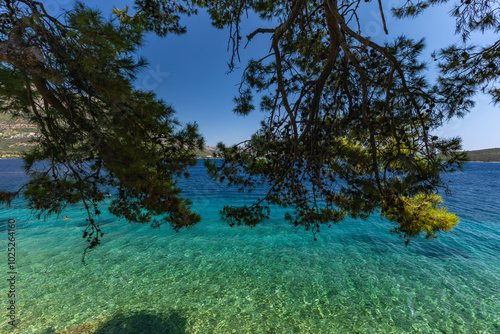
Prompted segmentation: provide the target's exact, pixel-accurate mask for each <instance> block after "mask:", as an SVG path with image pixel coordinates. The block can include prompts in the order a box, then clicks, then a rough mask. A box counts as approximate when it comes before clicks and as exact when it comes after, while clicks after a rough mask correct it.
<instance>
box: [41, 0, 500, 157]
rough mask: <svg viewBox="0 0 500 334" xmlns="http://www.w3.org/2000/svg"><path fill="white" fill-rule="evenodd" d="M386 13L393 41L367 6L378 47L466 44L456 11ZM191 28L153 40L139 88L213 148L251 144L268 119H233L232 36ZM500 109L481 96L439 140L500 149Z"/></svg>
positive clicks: (198, 22) (263, 48)
mask: <svg viewBox="0 0 500 334" xmlns="http://www.w3.org/2000/svg"><path fill="white" fill-rule="evenodd" d="M83 2H84V3H86V4H88V5H89V6H91V7H98V8H101V9H102V11H103V13H104V14H105V15H108V13H110V12H111V8H113V7H115V6H118V7H119V8H123V7H124V6H125V4H127V3H129V4H130V3H132V1H130V0H128V1H118V0H113V1H97V0H86V1H83ZM45 3H46V6H47V7H48V9H49V10H50V11H52V12H53V13H55V12H56V11H59V10H60V9H61V8H66V9H67V8H70V7H71V5H72V3H73V1H72V0H47V1H45ZM382 3H383V6H384V9H385V10H386V21H387V26H388V30H389V36H386V35H385V34H384V33H383V30H382V25H381V20H380V17H379V14H378V5H377V3H376V2H372V3H369V4H367V3H364V2H362V3H361V9H362V15H361V16H360V23H361V28H362V30H363V32H364V33H366V34H368V35H369V36H370V37H371V38H372V39H373V40H374V41H376V42H379V43H380V42H383V41H384V40H386V39H392V38H393V37H395V36H399V35H401V34H405V35H408V36H410V37H412V38H415V39H420V38H422V37H425V39H426V44H427V52H426V54H427V55H430V53H431V52H432V51H433V50H436V49H439V48H440V47H444V46H447V45H450V44H452V43H454V42H456V41H459V36H457V35H455V34H454V30H455V20H454V19H453V18H451V17H450V16H449V14H448V11H449V8H446V7H444V6H439V7H436V8H431V9H429V10H427V12H426V13H425V14H424V15H423V16H420V17H418V18H417V19H412V20H408V19H405V20H399V19H396V18H394V17H392V15H391V14H390V12H389V9H390V8H391V7H393V6H398V5H400V4H402V3H403V1H402V0H389V1H387V0H384V1H382ZM183 22H184V24H185V25H186V26H187V28H188V32H187V34H185V35H181V36H175V35H169V36H167V37H166V38H158V37H156V36H154V35H152V34H151V35H149V36H148V38H147V43H146V46H145V47H144V48H143V49H142V50H141V52H140V53H141V55H143V56H144V57H145V58H146V59H148V61H149V64H150V66H149V69H148V70H146V71H145V72H144V73H142V74H141V75H140V76H139V77H138V80H137V83H136V84H137V87H138V88H144V89H151V90H154V91H155V92H156V93H157V94H158V96H159V97H160V98H162V99H163V100H165V101H166V102H167V103H170V104H172V105H173V106H174V107H175V109H176V111H177V118H178V119H179V120H180V121H182V122H192V121H196V122H197V123H198V124H199V127H200V131H201V132H202V134H203V135H204V137H205V139H206V144H207V145H215V144H216V143H217V142H219V141H223V142H224V143H226V144H234V143H238V142H240V141H243V140H245V139H248V137H249V136H250V135H251V134H252V133H253V132H255V130H256V129H258V127H259V122H260V121H261V119H262V117H263V114H262V113H261V112H259V111H255V112H254V113H252V114H250V115H249V116H246V117H241V116H236V115H234V114H233V113H232V109H233V101H232V99H233V97H234V96H235V95H236V93H237V85H238V83H239V81H240V78H241V73H242V71H241V69H240V70H236V71H235V72H234V73H231V74H227V70H228V67H227V62H228V61H229V59H230V54H229V53H228V52H227V42H228V32H227V31H220V30H217V29H215V28H213V27H212V26H211V24H210V21H209V18H208V17H207V15H204V14H203V15H198V16H193V17H190V18H186V19H184V20H183ZM262 25H263V24H262V23H261V22H258V21H257V20H256V19H250V20H249V21H247V22H245V23H244V31H243V34H242V35H243V36H245V35H247V34H248V33H249V32H251V31H253V30H254V29H255V28H257V27H261V26H262ZM268 38H269V37H267V36H263V35H260V36H257V37H256V38H255V39H254V40H253V41H252V43H251V44H250V45H249V47H248V48H247V49H245V50H241V56H242V62H241V64H240V67H241V68H243V67H244V66H245V64H246V61H247V60H248V59H250V58H252V57H254V58H255V57H259V56H263V55H265V54H266V52H267V51H268V49H269V39H268ZM496 39H498V36H494V35H493V34H491V33H490V34H487V35H482V34H475V35H473V41H475V42H479V43H483V44H484V43H490V42H493V41H495V40H496ZM428 63H429V69H430V71H431V72H430V73H431V75H435V74H434V73H435V70H434V66H435V64H434V63H433V62H432V60H431V59H430V57H429V61H428ZM498 125H500V110H499V108H498V107H495V106H493V105H492V104H491V99H490V98H489V97H488V96H478V97H477V105H476V107H475V108H474V109H473V111H472V112H471V113H470V114H469V115H467V116H466V117H465V118H463V119H456V120H452V121H451V122H449V123H448V124H446V125H445V126H444V127H443V128H442V129H441V130H440V131H439V132H438V135H440V136H443V137H455V136H461V137H462V139H463V148H464V149H466V150H476V149H484V148H492V147H500V131H499V130H498Z"/></svg>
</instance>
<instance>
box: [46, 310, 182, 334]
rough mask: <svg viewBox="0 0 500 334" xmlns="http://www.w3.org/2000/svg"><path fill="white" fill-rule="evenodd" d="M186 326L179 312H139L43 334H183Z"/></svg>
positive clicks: (48, 329)
mask: <svg viewBox="0 0 500 334" xmlns="http://www.w3.org/2000/svg"><path fill="white" fill-rule="evenodd" d="M186 325H187V321H186V318H185V317H183V316H182V315H181V314H180V313H179V312H177V311H172V312H171V313H169V314H168V315H165V314H156V313H147V312H139V313H135V314H132V315H124V314H118V315H116V316H114V317H113V318H112V319H110V320H108V321H106V322H105V323H99V324H96V323H92V322H90V323H85V324H82V325H79V326H77V327H75V328H73V329H70V330H67V331H64V332H59V333H57V332H56V331H55V330H54V329H53V328H47V329H46V330H45V331H44V332H42V334H56V333H57V334H183V333H186Z"/></svg>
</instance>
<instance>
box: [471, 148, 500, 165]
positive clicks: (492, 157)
mask: <svg viewBox="0 0 500 334" xmlns="http://www.w3.org/2000/svg"><path fill="white" fill-rule="evenodd" d="M467 155H468V156H469V159H470V161H484V162H500V148H489V149H486V150H477V151H467Z"/></svg>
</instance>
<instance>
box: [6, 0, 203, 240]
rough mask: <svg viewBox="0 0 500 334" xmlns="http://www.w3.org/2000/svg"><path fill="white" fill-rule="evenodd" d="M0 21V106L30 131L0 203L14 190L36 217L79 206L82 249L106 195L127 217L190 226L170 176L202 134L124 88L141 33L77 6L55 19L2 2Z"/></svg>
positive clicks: (95, 232)
mask: <svg viewBox="0 0 500 334" xmlns="http://www.w3.org/2000/svg"><path fill="white" fill-rule="evenodd" d="M0 17H1V24H0V40H1V42H0V60H1V62H2V64H1V67H0V72H1V76H0V94H1V100H0V102H1V105H0V107H1V109H2V112H9V113H12V114H14V115H15V116H17V117H24V118H26V119H29V120H30V121H31V122H33V123H34V124H36V125H37V127H38V129H39V130H40V137H38V138H37V139H36V144H37V146H36V148H35V149H33V150H32V151H30V152H29V153H28V154H26V155H25V156H24V161H25V169H26V172H27V173H29V174H30V175H31V180H30V181H29V183H28V184H26V185H25V186H24V187H23V188H22V189H20V190H19V191H18V192H14V193H12V192H6V191H3V192H2V193H1V197H0V199H1V200H2V201H3V202H10V201H11V200H12V199H13V198H14V197H16V196H18V195H19V194H20V192H21V191H22V192H23V194H24V196H25V197H26V199H27V200H28V206H29V208H31V209H32V210H34V211H35V212H37V213H38V217H39V218H40V216H41V215H48V214H52V213H55V214H59V213H61V211H62V210H63V209H64V208H65V207H66V206H67V205H68V204H72V203H78V202H81V203H83V205H84V206H85V208H86V210H87V212H88V226H87V228H86V229H85V231H84V234H83V237H84V238H85V239H87V241H88V242H89V246H88V248H87V249H89V248H94V247H95V246H96V245H98V244H99V242H100V238H101V237H102V235H103V231H102V230H101V229H100V227H99V225H98V224H97V222H96V220H95V216H96V215H98V214H99V213H100V211H99V208H98V203H100V202H102V201H103V200H104V199H105V197H106V196H105V195H106V194H107V193H108V192H112V193H113V194H114V196H113V199H112V202H111V205H110V208H109V209H110V211H111V212H112V213H113V214H115V215H116V216H118V217H122V218H125V219H127V220H129V221H132V222H137V223H149V224H152V225H153V226H159V225H160V224H162V223H166V224H170V225H171V226H172V227H173V228H174V229H176V230H179V229H180V228H182V227H188V226H191V225H193V224H195V223H197V222H198V221H199V220H200V217H199V215H198V214H196V213H193V212H191V210H190V207H189V204H190V201H189V200H187V199H184V198H182V197H180V196H179V194H180V191H181V190H180V189H179V188H178V187H177V185H176V178H177V177H180V176H182V175H184V174H185V173H186V168H187V167H188V166H190V165H193V164H194V163H195V157H196V156H195V151H196V150H198V149H200V148H201V146H202V144H203V140H202V138H201V136H200V135H199V133H198V130H197V125H196V124H195V123H193V124H188V125H186V126H185V127H183V128H181V127H180V124H178V122H177V121H176V120H175V118H174V117H173V114H174V110H173V109H172V108H171V107H170V106H168V105H167V104H166V103H165V102H163V101H162V100H160V99H158V98H157V97H156V96H155V94H154V92H149V91H141V90H137V89H135V88H134V87H133V85H132V80H133V78H134V75H135V74H136V73H137V72H138V71H139V70H140V69H141V68H143V67H144V66H145V65H146V62H145V60H143V59H140V58H138V57H137V56H136V55H135V52H136V50H137V49H138V47H140V46H141V44H142V42H143V37H144V33H143V31H142V29H139V28H137V27H135V26H132V25H128V24H121V23H119V22H118V21H116V20H115V21H107V20H105V19H104V18H103V17H102V15H101V14H100V13H99V12H97V11H95V10H91V9H89V8H86V7H85V6H84V5H83V4H81V3H77V4H76V6H75V8H74V9H73V10H72V11H70V12H68V13H66V14H65V16H64V18H63V19H56V18H54V17H51V16H49V15H48V14H47V13H46V11H45V9H44V7H43V4H42V3H39V2H35V1H2V3H1V6H0ZM172 31H173V32H182V31H181V30H178V29H177V28H176V27H175V26H174V27H172Z"/></svg>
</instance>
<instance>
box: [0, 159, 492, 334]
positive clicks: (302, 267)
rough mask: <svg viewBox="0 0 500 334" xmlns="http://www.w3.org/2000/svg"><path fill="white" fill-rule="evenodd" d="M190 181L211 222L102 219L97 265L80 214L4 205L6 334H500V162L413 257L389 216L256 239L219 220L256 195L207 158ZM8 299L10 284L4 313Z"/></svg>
mask: <svg viewBox="0 0 500 334" xmlns="http://www.w3.org/2000/svg"><path fill="white" fill-rule="evenodd" d="M21 166H22V162H21V161H20V160H0V188H4V189H5V188H8V189H11V190H12V189H15V188H16V187H18V186H19V185H20V184H22V182H24V181H26V176H25V175H24V174H23V173H22V169H21ZM191 172H192V177H191V178H190V180H189V181H186V182H183V183H182V185H183V187H184V189H185V195H186V196H187V197H190V198H191V199H192V200H193V201H194V208H195V210H196V211H197V212H199V213H200V214H201V215H202V217H203V220H202V222H201V223H200V224H198V225H197V226H196V227H194V228H192V229H190V230H186V231H181V232H179V233H175V232H173V231H171V230H170V229H168V228H166V227H165V228H161V229H159V230H153V229H151V228H149V227H147V226H139V225H135V224H130V223H128V222H126V221H118V220H116V219H115V218H114V217H113V216H111V215H110V214H108V213H103V214H102V216H101V218H100V219H101V225H102V227H103V229H104V231H105V233H106V234H105V236H104V241H103V244H102V245H101V247H100V248H99V249H98V250H97V251H95V252H93V253H91V255H90V256H89V257H88V258H87V263H86V264H82V263H81V262H80V261H81V255H82V250H83V248H84V247H85V243H84V241H83V239H82V225H83V224H84V223H85V214H84V212H83V211H82V210H81V209H80V207H78V206H74V207H70V208H68V209H67V210H66V212H65V213H64V214H63V215H66V216H68V217H69V220H63V219H62V218H61V217H59V218H58V217H51V218H49V219H47V220H45V221H44V220H42V221H37V220H36V219H34V217H32V216H30V213H29V211H28V210H27V209H26V207H25V202H24V201H23V200H16V201H15V202H14V203H13V205H12V206H11V207H10V208H7V207H5V206H2V207H0V245H1V249H2V252H0V259H1V258H3V260H0V263H3V265H2V268H3V269H2V272H3V276H6V275H7V274H6V272H7V267H6V265H7V252H6V247H7V230H6V221H7V220H8V219H9V218H13V219H15V220H16V221H17V222H18V224H17V226H18V228H17V230H16V238H17V240H16V265H17V272H18V274H17V280H16V290H17V291H16V293H17V298H16V310H17V314H16V316H17V320H18V325H17V326H16V327H15V329H14V330H12V328H11V326H10V325H8V324H7V317H6V316H2V318H1V322H0V332H14V333H47V334H48V333H59V332H62V331H66V330H72V329H75V328H76V329H77V330H79V333H80V332H81V333H86V332H88V333H94V332H96V333H500V256H499V255H500V164H495V163H469V164H467V166H466V169H465V171H464V172H458V173H455V174H453V175H451V176H450V177H449V181H450V182H451V189H452V190H453V195H452V196H445V204H446V205H447V206H448V208H449V210H450V211H451V212H453V213H456V214H458V215H459V216H460V218H461V221H460V223H459V225H458V226H457V227H456V228H455V229H454V230H453V231H452V232H450V233H446V234H441V235H440V238H439V239H437V240H431V241H425V240H420V239H417V240H414V241H412V242H411V244H410V246H409V247H405V246H404V242H403V241H401V240H400V239H399V238H398V237H397V236H396V235H391V234H390V233H389V232H388V230H389V229H390V228H391V224H390V223H389V222H387V221H385V220H382V219H380V217H378V216H374V217H372V218H370V219H369V220H367V221H358V220H352V219H347V220H346V221H344V222H343V223H341V224H339V225H335V226H333V227H332V228H331V229H328V230H324V231H322V232H321V233H320V234H319V235H318V236H317V238H318V241H317V242H313V241H312V240H313V237H312V235H311V234H310V233H308V232H304V231H300V230H299V231H296V230H294V229H292V228H291V227H290V226H289V225H288V224H286V223H285V222H283V220H282V217H281V215H280V213H279V212H275V213H273V215H272V217H271V219H270V220H268V221H266V222H264V223H262V224H261V225H260V226H258V227H257V228H254V229H250V228H247V227H239V228H230V227H228V226H227V225H226V224H224V223H223V222H221V221H220V217H219V210H220V209H222V207H223V205H224V204H229V203H231V204H238V203H246V202H248V201H249V200H251V199H252V198H254V197H255V196H258V195H259V194H258V192H257V193H252V194H251V195H248V194H241V193H238V192H236V191H235V190H232V189H228V188H227V187H225V186H223V185H220V184H218V183H214V182H213V181H211V180H210V179H209V178H208V177H207V175H206V173H205V170H204V168H203V166H202V164H201V162H200V164H199V165H198V166H196V167H194V168H193V169H192V171H191ZM250 196H251V197H250ZM101 211H103V212H104V211H105V210H101ZM2 254H3V255H2ZM2 261H3V262H2ZM3 276H2V277H3ZM7 292H8V283H7V281H6V280H5V279H2V280H1V284H0V296H2V297H0V307H1V308H2V309H3V310H6V307H7V303H8V298H7ZM3 313H5V314H6V312H5V311H4V312H3Z"/></svg>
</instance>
